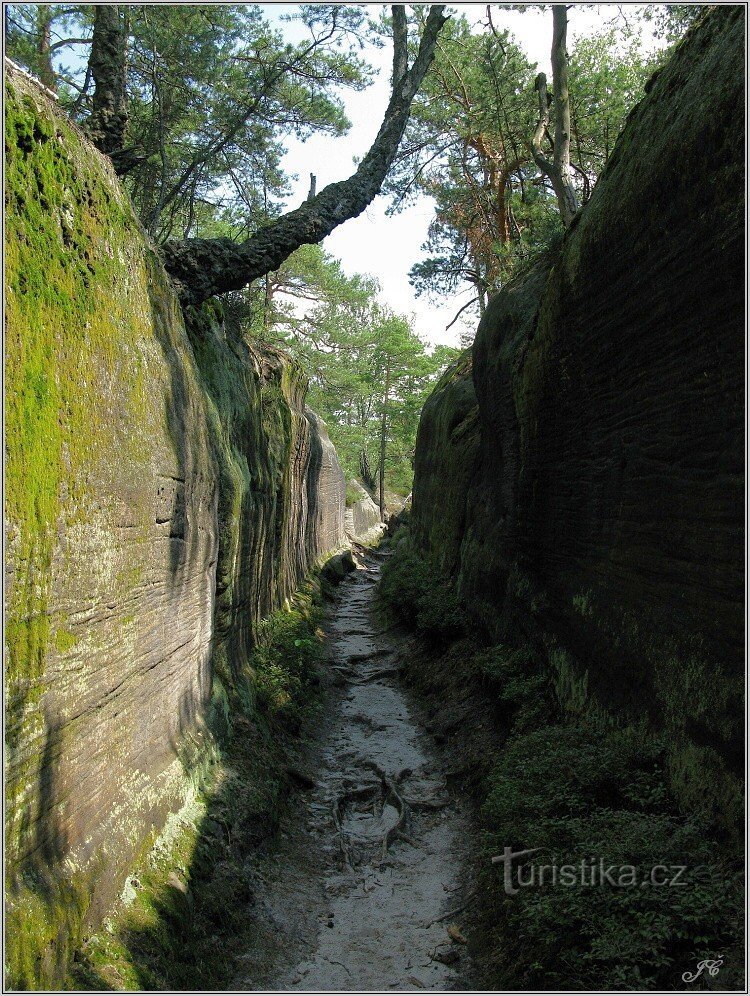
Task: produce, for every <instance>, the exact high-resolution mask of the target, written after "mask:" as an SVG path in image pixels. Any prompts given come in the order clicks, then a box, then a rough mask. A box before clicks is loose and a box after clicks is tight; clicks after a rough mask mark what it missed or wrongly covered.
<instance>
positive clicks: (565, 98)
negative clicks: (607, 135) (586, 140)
mask: <svg viewBox="0 0 750 996" xmlns="http://www.w3.org/2000/svg"><path fill="white" fill-rule="evenodd" d="M552 17H553V30H552V94H553V100H552V103H553V106H554V112H555V137H554V143H553V144H554V152H553V158H552V160H550V159H549V158H548V157H547V156H546V155H545V153H544V151H543V150H542V141H543V139H544V136H545V134H547V131H548V128H549V118H550V101H549V98H548V94H547V77H546V75H545V74H544V73H539V75H538V76H537V78H536V81H535V83H534V89H535V90H536V91H537V94H538V96H539V117H538V118H537V123H536V128H535V129H534V135H533V138H532V142H531V145H532V151H533V154H534V162H535V163H536V165H537V166H538V167H539V169H540V170H541V171H542V172H543V173H545V174H546V175H547V176H548V177H549V179H550V182H551V183H552V189H553V190H554V191H555V196H556V197H557V203H558V205H559V208H560V217H561V218H562V222H563V224H564V225H565V227H566V228H567V227H568V226H569V225H570V223H571V221H572V220H573V217H574V216H575V214H576V212H577V211H578V197H577V196H576V192H575V187H574V186H573V182H572V180H571V176H570V97H569V94H568V53H567V50H566V47H567V33H568V12H567V9H566V7H565V5H564V4H556V5H555V6H554V7H553V8H552Z"/></svg>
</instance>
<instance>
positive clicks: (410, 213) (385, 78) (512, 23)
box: [267, 3, 617, 345]
mask: <svg viewBox="0 0 750 996" xmlns="http://www.w3.org/2000/svg"><path fill="white" fill-rule="evenodd" d="M270 6H271V5H269V7H270ZM380 6H381V5H376V4H373V5H372V10H373V14H376V13H377V11H378V9H379V7H380ZM616 7H617V5H616V4H591V5H588V6H584V5H578V4H576V5H575V7H574V8H573V9H572V10H571V11H570V13H569V20H568V25H569V26H568V37H569V39H570V41H571V42H574V41H575V38H576V37H577V36H581V35H590V34H592V33H594V32H595V31H597V30H600V29H601V28H603V27H604V25H605V23H606V22H607V21H610V20H611V19H612V17H613V15H614V14H615V13H616ZM451 9H455V10H458V11H460V12H462V13H464V14H466V16H467V17H468V18H469V19H470V20H471V21H473V22H476V23H479V22H481V21H482V20H484V18H485V10H486V4H484V3H457V4H452V5H451ZM492 9H493V21H494V23H495V26H496V27H497V28H498V29H503V28H509V29H510V31H511V32H512V33H513V35H515V37H516V40H517V41H518V43H519V44H520V45H521V47H522V48H523V49H524V50H525V51H526V53H527V55H528V56H529V58H530V60H531V61H533V62H537V63H538V65H539V70H540V71H544V72H546V73H547V74H548V75H550V74H551V69H550V65H549V56H550V46H551V43H552V23H551V22H552V18H551V14H550V12H549V10H547V11H543V10H537V9H533V8H528V9H527V10H526V11H525V12H523V13H519V12H517V11H511V10H501V9H500V8H499V6H498V5H496V4H493V8H492ZM293 10H294V5H292V4H278V5H273V10H271V9H269V10H268V12H267V16H268V17H269V19H271V20H272V21H276V20H277V18H278V17H279V16H280V15H281V14H282V13H288V12H292V11H293ZM284 31H285V33H287V32H288V33H289V34H290V37H295V38H296V37H297V35H296V31H295V32H294V35H292V32H291V26H290V25H288V24H287V25H284ZM299 37H302V36H299ZM366 55H367V57H368V59H369V60H370V61H371V62H372V64H373V65H375V66H377V67H378V68H379V74H378V77H377V79H376V80H375V82H374V83H373V85H372V86H370V87H368V89H367V90H364V91H363V92H362V93H345V95H344V104H345V108H346V113H347V115H348V117H349V119H350V121H351V122H352V128H351V130H350V132H349V133H348V134H347V135H346V136H344V137H342V138H338V139H336V138H329V137H325V136H315V137H313V138H311V139H308V140H307V141H305V142H304V143H303V142H300V141H297V140H290V141H289V143H288V152H287V155H286V157H285V159H284V161H283V165H284V168H285V169H286V170H287V171H288V172H289V173H292V174H296V175H297V176H298V179H297V181H296V182H295V183H294V185H293V196H292V197H291V198H290V201H289V207H296V206H297V205H298V204H300V203H301V202H302V201H303V200H304V199H305V197H306V196H307V192H308V187H309V183H310V178H309V174H310V173H315V175H316V176H317V182H318V190H320V189H321V188H322V187H324V186H325V185H326V184H327V183H330V182H331V181H334V180H341V179H344V178H345V177H346V176H348V175H349V173H350V172H351V170H352V167H353V160H354V158H355V157H356V158H358V159H361V158H362V156H363V155H364V154H365V152H366V151H367V149H368V148H369V147H370V144H371V142H372V140H373V138H374V137H375V135H376V133H377V130H378V127H379V125H380V120H381V118H382V115H383V111H384V110H385V107H386V105H387V103H388V96H389V82H390V80H389V77H390V69H391V51H390V49H389V48H388V47H386V48H384V49H380V50H378V49H376V48H372V49H371V50H370V51H368V52H367V53H366ZM387 206H388V201H387V199H386V198H385V197H378V198H376V200H375V201H374V202H373V203H372V204H371V205H370V207H369V208H368V210H367V211H366V212H365V213H364V214H362V215H360V217H359V218H355V219H353V220H352V221H348V222H346V223H345V224H343V225H341V226H340V227H339V228H337V229H336V230H335V231H334V232H333V234H332V235H330V236H329V237H328V238H327V239H326V240H325V242H324V243H323V247H324V249H326V251H327V252H329V253H332V254H333V255H334V256H337V257H339V259H340V260H341V261H342V265H343V268H344V271H345V272H346V273H348V274H353V273H371V274H373V275H374V276H375V277H377V279H378V280H379V281H380V283H381V285H382V287H383V293H382V299H383V302H384V303H386V304H388V305H389V306H390V307H391V308H392V309H393V310H394V311H396V312H398V313H399V314H403V315H413V324H414V328H415V329H416V331H417V332H418V333H419V334H420V335H421V336H422V338H423V339H425V340H426V341H428V342H431V343H448V344H450V345H458V341H459V336H460V333H461V331H462V328H473V325H474V324H475V322H474V319H471V318H470V319H469V323H468V325H467V326H463V325H462V321H461V320H460V319H459V321H458V322H457V323H456V324H455V325H454V326H453V327H452V328H451V329H450V331H447V332H446V326H447V325H448V324H449V322H451V321H452V319H453V317H454V316H455V314H456V312H457V311H458V309H459V308H460V307H461V305H462V304H463V303H465V302H466V301H468V300H469V299H470V297H471V295H470V294H469V293H468V290H467V292H465V293H461V294H457V295H456V296H455V297H454V298H451V299H447V300H446V301H445V304H444V305H443V306H441V307H436V306H435V305H433V304H430V302H429V301H428V300H427V298H426V297H424V296H422V297H416V296H415V293H414V290H413V289H412V287H411V286H410V284H409V277H408V274H409V270H410V269H411V267H412V266H413V265H414V263H416V261H417V260H418V259H419V258H420V256H421V253H420V247H421V245H422V243H423V242H424V241H425V239H426V237H427V226H428V225H429V223H430V219H431V217H432V201H431V200H430V199H427V198H424V197H423V198H421V200H420V201H419V202H418V203H417V204H415V205H414V206H413V207H410V208H407V209H406V210H404V211H403V212H402V213H401V214H399V215H395V216H394V217H386V214H385V211H386V207H387Z"/></svg>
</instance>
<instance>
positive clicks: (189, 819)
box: [67, 577, 322, 991]
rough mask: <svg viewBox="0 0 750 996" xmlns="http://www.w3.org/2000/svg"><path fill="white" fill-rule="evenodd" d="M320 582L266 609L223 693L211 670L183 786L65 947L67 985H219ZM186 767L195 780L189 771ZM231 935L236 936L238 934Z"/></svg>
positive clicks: (229, 965)
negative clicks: (95, 916) (185, 793)
mask: <svg viewBox="0 0 750 996" xmlns="http://www.w3.org/2000/svg"><path fill="white" fill-rule="evenodd" d="M320 603H321V588H320V583H319V581H318V580H317V577H314V578H311V579H310V581H309V582H308V583H307V584H306V585H305V586H304V588H303V590H302V591H301V592H300V594H299V595H298V597H297V598H296V599H295V602H294V605H293V607H292V608H291V609H289V610H284V611H278V612H275V613H273V614H272V615H271V616H270V617H269V618H268V619H267V620H266V621H265V622H264V624H263V626H262V627H261V638H260V642H259V644H258V646H257V647H256V649H255V650H254V651H253V652H252V654H251V655H250V657H249V659H248V662H247V664H246V665H245V666H244V667H243V668H242V671H241V673H239V674H237V675H235V690H234V691H232V690H227V689H226V688H225V687H224V686H223V685H222V684H221V682H220V681H219V680H218V679H214V691H213V696H212V702H211V710H210V716H209V726H210V730H211V735H210V737H209V738H208V739H207V740H205V741H203V742H202V743H201V742H198V741H196V743H195V745H194V747H195V749H194V751H193V752H192V753H190V752H189V753H188V754H186V756H185V758H184V762H183V763H184V764H185V766H186V770H187V771H188V772H189V773H190V774H191V776H192V777H193V778H194V780H195V793H194V795H193V796H192V797H191V798H189V800H188V802H187V803H186V805H185V806H184V807H183V809H182V811H181V812H180V813H179V814H176V815H173V816H170V817H169V819H168V821H167V825H166V827H165V829H164V831H163V832H162V834H161V835H160V837H159V839H158V840H156V842H155V843H152V842H149V843H152V846H150V847H149V848H148V851H147V854H146V856H145V858H144V860H143V861H142V863H141V865H140V867H137V868H136V869H134V871H133V873H132V875H131V876H130V877H129V879H128V881H127V882H126V885H125V889H124V891H123V896H122V901H121V903H120V906H119V908H118V909H117V910H115V911H114V913H113V915H112V916H111V917H110V918H109V919H108V920H107V921H105V926H104V928H103V929H102V930H100V931H99V932H98V933H96V934H94V935H93V936H91V937H89V938H88V939H87V940H86V942H85V944H83V946H82V947H81V948H80V950H79V951H78V952H77V953H76V956H75V961H74V963H73V965H72V967H71V970H70V973H69V976H68V980H67V984H68V987H69V988H84V989H94V988H96V989H100V988H101V989H107V990H110V989H151V990H162V991H165V990H166V991H168V990H174V989H177V990H180V989H188V988H189V989H195V988H199V989H205V990H209V991H210V990H221V989H225V988H227V987H228V986H230V985H231V984H232V983H233V981H234V973H235V972H236V971H237V970H238V966H236V965H235V963H234V961H233V960H232V957H231V952H239V951H241V950H242V947H243V945H242V943H240V942H239V941H241V938H242V937H243V936H246V937H247V947H250V945H251V943H252V937H253V932H254V930H255V929H256V928H255V925H254V922H253V916H252V902H253V890H252V881H251V866H250V865H249V863H248V862H249V861H250V859H251V858H252V857H253V856H254V855H256V854H257V850H258V847H259V845H261V844H262V843H264V842H267V841H268V840H270V839H271V838H272V837H273V834H274V833H275V831H276V828H277V827H278V825H279V821H280V819H281V816H282V814H283V812H284V806H285V804H286V800H287V797H288V795H289V792H290V788H291V784H292V783H291V781H290V775H289V772H288V768H289V765H290V763H291V761H292V759H293V758H294V757H295V756H296V755H295V751H299V750H300V749H301V748H302V747H303V745H304V740H302V741H300V740H299V731H300V728H301V727H302V726H303V723H304V721H305V719H306V718H308V717H312V716H313V715H314V714H315V711H316V709H317V707H318V706H317V684H318V679H317V664H318V660H319V654H320V646H321V638H322V633H321V631H320V628H319V620H320ZM196 774H197V777H196ZM238 939H239V941H238Z"/></svg>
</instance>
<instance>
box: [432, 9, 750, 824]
mask: <svg viewBox="0 0 750 996" xmlns="http://www.w3.org/2000/svg"><path fill="white" fill-rule="evenodd" d="M743 39H744V10H743V9H742V8H741V7H739V6H724V7H719V8H715V9H712V10H711V11H709V12H708V13H707V15H706V16H705V17H704V18H703V19H702V20H701V22H700V23H699V24H698V25H697V26H696V27H695V28H694V29H693V30H692V31H691V33H690V34H689V36H688V37H687V38H686V39H685V40H684V42H683V43H682V44H681V45H680V46H679V47H678V49H677V50H676V52H675V54H674V56H673V57H672V58H671V60H670V62H669V63H668V64H667V65H666V66H665V67H664V68H663V69H662V70H661V71H660V72H659V73H658V74H657V75H656V76H655V77H654V79H653V80H652V81H651V83H650V84H649V87H648V88H647V89H648V93H647V96H646V97H645V98H644V100H643V101H642V102H641V103H640V104H639V106H638V107H637V108H636V109H635V110H634V111H633V113H632V114H631V116H630V118H629V120H628V122H627V125H626V127H625V129H624V132H623V134H622V135H621V137H620V139H619V141H618V143H617V146H616V148H615V150H614V152H613V154H612V157H611V159H610V162H609V163H608V165H607V168H606V169H605V171H604V173H603V175H602V176H601V178H600V180H599V182H598V183H597V186H596V189H595V190H594V192H593V195H592V197H591V200H590V202H589V203H588V204H587V205H586V207H585V208H584V209H583V210H582V211H581V213H580V215H579V216H578V218H577V219H576V221H575V222H574V224H573V226H572V228H571V230H570V231H569V232H568V233H567V234H566V237H565V240H564V242H563V245H562V247H561V248H560V250H559V251H558V253H557V254H556V256H555V258H554V259H546V260H545V259H542V260H540V261H539V262H537V264H536V265H535V266H534V267H533V268H531V269H530V270H528V271H527V272H526V273H525V274H523V275H522V276H521V277H519V278H518V279H517V280H515V281H514V282H513V283H512V284H510V285H509V286H508V287H507V288H506V289H505V290H504V291H502V292H501V293H500V294H499V295H498V296H497V297H496V298H495V299H494V300H493V301H492V303H491V305H490V307H489V308H488V311H487V313H486V315H485V316H484V318H483V320H482V322H481V324H480V326H479V330H478V333H477V338H476V342H475V344H474V348H473V361H472V360H470V358H469V357H468V356H464V357H463V358H462V359H461V360H460V361H459V363H458V364H457V365H456V366H455V367H454V368H453V369H452V370H451V371H449V372H448V373H447V374H446V375H445V377H444V378H443V380H442V381H441V382H440V384H439V385H438V387H437V389H436V391H435V393H434V395H433V396H432V398H431V399H430V400H429V401H428V403H427V405H426V407H425V410H424V413H423V417H422V423H421V425H420V430H419V437H418V442H417V456H416V468H415V469H416V478H415V483H414V500H413V513H412V514H413V523H414V532H415V536H416V538H417V540H418V542H419V543H420V545H421V546H422V548H423V549H424V550H425V551H426V552H427V553H428V554H429V556H430V557H431V558H432V560H433V561H434V562H435V563H436V565H437V566H438V567H439V568H440V569H441V570H442V571H443V572H444V573H446V574H448V575H451V576H453V577H454V578H456V580H457V582H458V584H459V587H460V590H461V592H462V594H463V596H464V597H465V599H466V601H467V603H468V604H469V606H470V607H471V609H472V611H473V612H474V613H475V614H476V615H477V616H478V617H479V618H480V619H481V620H482V621H483V623H484V625H485V627H486V628H487V629H488V630H489V631H490V632H491V633H492V634H493V636H494V637H495V638H497V639H509V638H511V637H515V638H518V637H521V638H523V639H526V640H528V639H532V640H534V641H536V643H537V645H538V646H540V647H541V648H543V650H544V652H545V653H546V654H547V656H548V658H549V661H550V664H551V666H552V667H553V669H554V671H555V673H556V675H557V683H558V689H559V693H560V696H561V698H562V700H563V701H564V702H565V704H566V706H567V707H568V708H570V709H579V708H597V709H604V710H605V711H607V712H609V713H611V714H615V715H617V716H620V717H628V718H633V719H638V718H647V719H648V720H649V721H650V722H651V724H652V725H653V726H654V727H655V728H657V729H664V730H667V731H668V734H669V737H668V739H669V753H670V762H669V763H670V775H671V779H672V784H673V788H674V789H675V791H676V793H677V795H678V797H679V798H680V799H681V801H682V803H683V805H684V806H685V808H686V809H687V810H692V811H695V812H699V813H701V814H703V815H705V816H707V817H709V818H710V819H714V820H716V821H717V822H718V823H720V824H721V825H723V826H724V827H725V828H727V829H729V830H731V831H732V832H737V829H738V826H739V824H738V823H737V820H738V819H739V818H740V813H741V798H740V792H739V777H740V774H741V769H742V742H743V741H742V669H743V625H744V622H743V482H744V476H743V474H744V468H743V450H744V435H743V422H744V416H743V403H744V373H743V348H744V339H743V329H744V251H743V245H744V204H743V200H742V197H741V196H740V191H741V190H743V189H744V147H743V133H742V128H741V127H739V126H738V122H739V121H742V120H743V115H744V90H743V86H744V84H743V79H742V74H741V73H739V72H738V71H737V67H738V66H740V65H742V61H741V60H742V50H743V48H742V47H743ZM472 362H473V371H472V369H471V365H472ZM472 389H473V391H474V392H475V394H476V402H474V400H473V397H472Z"/></svg>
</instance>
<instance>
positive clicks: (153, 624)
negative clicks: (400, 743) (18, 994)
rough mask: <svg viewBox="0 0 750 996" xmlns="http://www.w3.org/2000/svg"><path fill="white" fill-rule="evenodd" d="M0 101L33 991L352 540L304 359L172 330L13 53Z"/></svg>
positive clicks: (119, 201)
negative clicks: (303, 590) (281, 616)
mask: <svg viewBox="0 0 750 996" xmlns="http://www.w3.org/2000/svg"><path fill="white" fill-rule="evenodd" d="M6 115H7V117H6V157H7V158H6V166H7V173H6V206H7V228H6V251H7V257H6V259H7V273H6V281H7V283H6V287H7V328H8V333H7V336H8V337H7V366H6V387H7V393H6V433H7V435H6V441H7V479H6V483H7V493H6V513H7V515H6V522H7V526H6V528H7V534H6V536H7V553H8V557H7V577H6V583H7V588H6V591H7V617H6V622H7V646H8V693H7V719H6V734H7V751H8V753H7V777H6V791H7V798H6V804H7V817H8V831H7V838H6V840H7V857H8V873H9V877H8V881H9V906H8V943H9V948H8V954H9V970H10V973H11V977H12V978H13V979H14V980H15V982H16V983H17V984H23V985H25V986H28V987H35V986H38V985H49V984H54V983H59V981H60V980H61V978H62V977H63V975H64V971H65V965H66V963H67V960H68V958H69V955H70V953H71V950H72V949H73V948H74V947H75V945H76V943H77V942H78V940H79V939H80V936H81V931H82V929H83V925H84V924H86V925H87V927H88V928H91V927H92V926H96V925H97V924H99V923H100V922H101V919H102V917H103V915H104V914H105V913H106V912H107V911H108V910H109V908H110V907H111V906H112V903H113V900H114V899H115V898H116V897H117V896H118V895H119V893H120V890H121V889H122V886H123V881H124V878H125V875H126V873H127V872H128V871H129V870H130V869H131V868H132V867H133V865H134V863H135V862H136V860H137V859H138V858H139V856H142V855H143V853H144V852H145V850H147V849H148V847H149V845H150V843H151V842H152V841H153V840H154V838H155V836H156V835H157V834H158V832H159V831H160V830H161V828H162V827H163V825H164V820H165V817H166V816H167V814H168V813H169V812H170V811H174V810H175V809H177V808H179V807H180V806H181V805H182V803H183V802H184V800H185V798H186V797H187V795H188V793H189V791H190V786H191V778H192V775H193V771H192V769H193V768H194V767H195V765H196V763H197V761H196V752H197V753H198V754H200V751H201V750H202V749H203V748H204V747H205V746H206V742H207V741H208V740H210V736H211V735H210V733H209V732H208V731H207V729H206V715H207V711H209V710H210V709H211V704H212V702H215V701H217V700H218V701H219V702H221V700H222V696H224V695H225V693H226V689H227V688H229V687H231V684H232V681H233V677H234V675H235V673H237V672H238V671H239V670H241V668H242V666H243V663H244V662H245V661H246V659H247V654H248V652H249V649H250V648H251V647H252V645H253V641H254V638H255V635H256V634H255V631H256V628H257V626H258V624H259V623H260V622H261V620H262V619H263V618H264V617H265V616H267V615H268V614H269V613H270V612H272V611H273V610H274V609H278V608H279V607H281V606H283V605H284V604H285V603H286V602H287V600H288V599H289V598H290V596H291V595H292V593H293V592H294V591H295V589H296V588H297V587H298V586H299V584H300V583H301V581H302V580H303V579H304V578H305V576H306V575H307V573H308V571H309V570H310V568H311V567H312V566H313V565H314V564H315V563H316V562H317V561H319V560H320V559H321V558H322V557H324V555H325V554H326V553H330V552H333V551H336V550H338V549H341V548H342V547H343V546H344V545H346V544H347V543H348V540H347V537H346V535H345V532H344V508H345V493H346V488H345V482H344V477H343V473H342V471H341V468H340V467H339V464H338V460H337V457H336V453H335V450H334V449H333V447H332V445H331V443H330V440H329V439H328V435H327V432H326V428H325V425H323V423H322V422H321V421H320V420H319V419H318V418H317V417H316V416H315V414H314V413H312V412H311V411H310V410H309V409H306V407H305V392H306V380H305V377H304V375H303V372H302V370H301V369H300V368H299V366H298V365H297V364H296V363H294V362H293V361H292V360H291V359H290V358H289V357H288V356H286V355H285V354H283V353H281V352H279V351H277V350H274V349H273V348H271V347H269V348H262V349H260V348H253V347H251V346H249V345H248V344H247V343H245V342H244V341H242V340H235V339H233V338H232V337H231V336H230V335H229V334H228V333H227V331H226V330H225V328H224V325H223V323H222V320H221V313H220V309H219V308H218V306H211V305H207V306H205V307H204V308H203V309H202V310H201V311H195V310H192V311H190V312H189V313H188V315H187V325H186V322H185V320H184V319H183V314H182V311H181V310H180V307H179V305H178V302H177V298H176V296H175V294H174V291H173V289H172V286H171V284H170V281H169V280H168V278H167V276H166V274H165V273H164V270H163V269H162V267H161V264H160V262H159V260H158V258H157V256H156V255H155V253H154V251H153V249H152V248H151V246H150V245H149V242H148V240H147V239H146V237H145V236H144V234H143V231H142V230H141V228H140V225H139V223H138V222H137V221H136V219H135V216H134V214H133V211H132V208H131V206H130V204H129V201H128V199H127V197H126V195H125V194H124V193H123V191H122V189H121V187H120V185H119V183H118V181H117V178H116V177H115V174H114V171H113V170H112V168H111V165H110V163H109V162H108V160H106V159H105V157H103V156H102V155H101V154H100V153H99V152H97V151H96V150H95V149H94V148H93V146H92V145H91V144H90V143H89V142H88V141H87V140H86V138H85V137H84V136H83V135H82V133H81V132H79V131H78V130H77V129H76V127H75V126H74V125H72V124H71V123H70V122H69V120H68V119H67V118H66V116H65V115H64V114H62V112H60V111H59V110H58V109H57V108H56V107H55V106H54V104H53V103H52V102H51V101H50V99H49V98H48V96H46V95H45V94H44V93H43V92H42V89H41V88H40V87H39V86H37V85H36V84H35V83H34V82H33V81H30V80H28V79H27V78H25V77H24V76H23V75H22V74H20V73H17V72H15V71H14V70H13V69H8V71H7V89H6ZM188 748H189V751H188ZM186 752H187V753H186Z"/></svg>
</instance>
